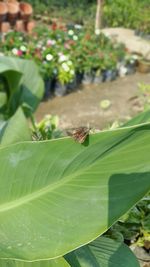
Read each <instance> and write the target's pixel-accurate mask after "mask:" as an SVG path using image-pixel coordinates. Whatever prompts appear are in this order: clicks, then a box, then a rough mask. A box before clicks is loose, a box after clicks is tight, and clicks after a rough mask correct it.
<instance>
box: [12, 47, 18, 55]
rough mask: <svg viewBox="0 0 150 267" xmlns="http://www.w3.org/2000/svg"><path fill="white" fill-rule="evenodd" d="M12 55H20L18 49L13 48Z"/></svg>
mask: <svg viewBox="0 0 150 267" xmlns="http://www.w3.org/2000/svg"><path fill="white" fill-rule="evenodd" d="M12 53H13V54H14V55H15V56H17V55H18V49H17V48H13V49H12Z"/></svg>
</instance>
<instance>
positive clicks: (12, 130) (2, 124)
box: [0, 108, 31, 146]
mask: <svg viewBox="0 0 150 267" xmlns="http://www.w3.org/2000/svg"><path fill="white" fill-rule="evenodd" d="M28 140H31V133H30V131H29V126H28V123H27V121H26V118H25V116H24V113H23V111H22V110H21V108H19V109H18V110H17V111H16V113H15V114H14V115H13V116H12V117H11V118H10V119H9V120H7V121H0V145H3V146H4V145H5V146H6V145H10V144H13V143H18V142H21V141H28Z"/></svg>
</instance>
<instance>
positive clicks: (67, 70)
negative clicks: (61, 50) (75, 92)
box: [54, 60, 75, 96]
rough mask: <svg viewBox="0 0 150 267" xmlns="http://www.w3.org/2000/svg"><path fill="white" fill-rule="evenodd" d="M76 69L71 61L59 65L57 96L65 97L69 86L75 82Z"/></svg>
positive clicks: (56, 85)
mask: <svg viewBox="0 0 150 267" xmlns="http://www.w3.org/2000/svg"><path fill="white" fill-rule="evenodd" d="M74 78H75V69H74V66H73V63H72V61H71V60H68V61H64V62H62V63H59V64H58V75H57V79H56V83H55V91H54V94H55V96H64V95H65V94H66V93H67V92H68V89H69V87H68V86H69V85H70V84H71V83H72V82H73V81H74Z"/></svg>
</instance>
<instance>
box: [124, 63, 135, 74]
mask: <svg viewBox="0 0 150 267" xmlns="http://www.w3.org/2000/svg"><path fill="white" fill-rule="evenodd" d="M126 68H127V74H134V73H135V71H136V66H135V64H134V63H133V64H130V63H129V64H127V65H126Z"/></svg>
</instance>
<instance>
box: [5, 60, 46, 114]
mask: <svg viewBox="0 0 150 267" xmlns="http://www.w3.org/2000/svg"><path fill="white" fill-rule="evenodd" d="M0 73H1V75H3V76H4V77H5V78H6V80H7V83H8V87H9V92H8V93H9V101H8V110H9V113H10V114H11V115H12V114H13V113H14V112H15V111H16V109H17V108H18V106H19V105H22V104H23V103H25V104H27V105H29V106H30V107H31V108H32V111H35V109H36V108H37V106H38V104H39V101H40V100H41V98H42V96H43V92H44V84H43V81H42V78H41V77H40V75H39V71H38V68H37V66H36V65H35V63H34V62H32V61H30V60H23V59H17V58H14V57H1V60H0Z"/></svg>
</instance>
